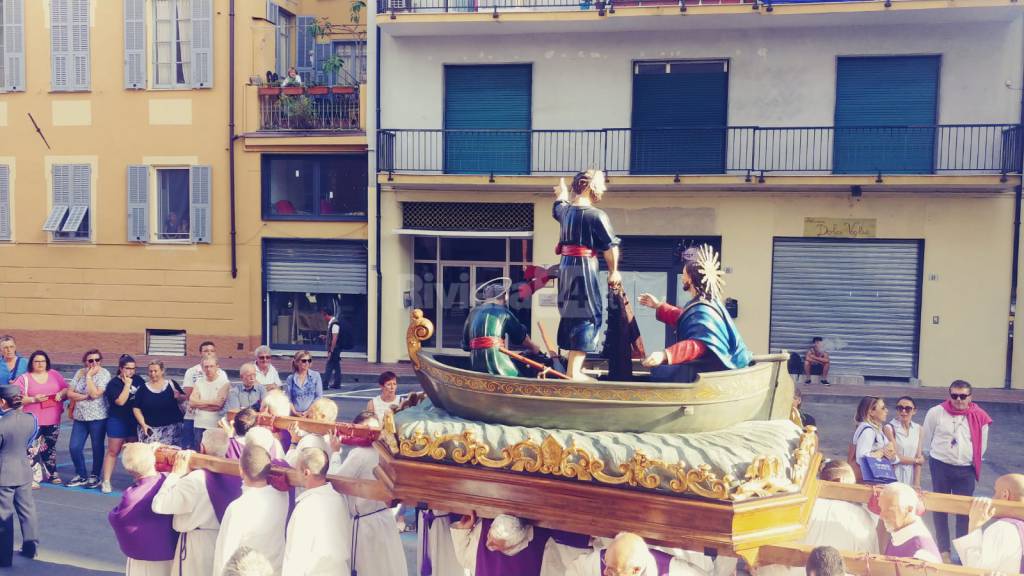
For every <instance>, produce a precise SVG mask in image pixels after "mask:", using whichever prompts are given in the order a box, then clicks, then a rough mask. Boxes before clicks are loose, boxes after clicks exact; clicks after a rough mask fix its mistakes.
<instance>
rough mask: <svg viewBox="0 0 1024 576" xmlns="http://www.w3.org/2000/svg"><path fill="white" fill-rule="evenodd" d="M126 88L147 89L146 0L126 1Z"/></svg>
mask: <svg viewBox="0 0 1024 576" xmlns="http://www.w3.org/2000/svg"><path fill="white" fill-rule="evenodd" d="M124 87H125V88H127V89H129V90H142V89H145V87H146V0H124Z"/></svg>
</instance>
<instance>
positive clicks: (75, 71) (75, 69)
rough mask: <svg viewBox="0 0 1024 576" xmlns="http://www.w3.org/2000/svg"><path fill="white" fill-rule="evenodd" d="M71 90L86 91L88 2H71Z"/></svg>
mask: <svg viewBox="0 0 1024 576" xmlns="http://www.w3.org/2000/svg"><path fill="white" fill-rule="evenodd" d="M69 27H70V30H71V42H70V48H71V89H72V90H88V89H89V83H90V70H89V0H71V15H70V21H69Z"/></svg>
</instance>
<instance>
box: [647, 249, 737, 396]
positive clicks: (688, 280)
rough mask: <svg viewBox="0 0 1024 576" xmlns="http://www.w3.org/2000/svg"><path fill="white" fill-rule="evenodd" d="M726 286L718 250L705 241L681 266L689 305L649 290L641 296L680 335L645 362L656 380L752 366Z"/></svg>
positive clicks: (680, 379)
mask: <svg viewBox="0 0 1024 576" xmlns="http://www.w3.org/2000/svg"><path fill="white" fill-rule="evenodd" d="M723 285H724V282H723V280H722V271H721V268H720V265H719V261H718V254H717V253H715V251H714V249H713V248H711V247H710V246H707V245H704V246H701V247H700V248H699V249H698V250H697V253H696V254H695V255H694V257H693V258H692V259H688V260H686V262H685V264H684V265H683V289H684V290H686V291H687V292H688V293H689V294H690V301H689V302H687V303H686V305H685V306H683V307H682V308H677V307H675V306H672V305H671V304H669V303H667V302H660V301H659V300H658V299H657V298H655V297H654V296H652V295H651V294H641V295H640V304H641V305H642V306H647V307H648V308H654V309H655V310H656V311H657V317H658V320H661V321H662V322H664V323H666V324H670V325H674V326H675V327H676V337H677V338H678V339H679V340H678V341H677V342H676V343H675V344H673V345H671V346H669V347H668V348H666V349H665V350H659V351H657V352H652V353H651V354H650V355H648V356H647V358H646V359H644V362H643V364H644V366H646V367H648V368H652V370H651V378H652V379H654V380H663V381H664V380H667V381H673V382H693V381H694V380H695V379H696V378H697V374H698V373H700V372H718V371H721V370H735V369H738V368H746V367H747V366H748V365H749V364H750V360H751V354H750V350H748V349H747V345H746V344H744V343H743V338H742V337H741V336H740V333H739V331H738V330H736V325H735V324H733V321H732V318H731V317H730V316H729V313H728V312H727V311H726V310H725V307H724V306H723V305H722V302H721V297H722V287H723ZM663 364H668V367H665V366H662V365H663Z"/></svg>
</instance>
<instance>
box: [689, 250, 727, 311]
mask: <svg viewBox="0 0 1024 576" xmlns="http://www.w3.org/2000/svg"><path fill="white" fill-rule="evenodd" d="M694 261H695V262H696V264H697V269H698V270H700V273H701V276H702V278H701V292H703V293H704V297H705V298H707V299H708V300H721V299H722V288H724V287H725V278H724V277H723V276H724V275H723V274H722V265H721V262H719V260H718V253H717V252H715V249H714V248H712V247H711V246H709V245H707V244H703V245H701V247H700V248H698V249H697V255H696V256H695V257H694Z"/></svg>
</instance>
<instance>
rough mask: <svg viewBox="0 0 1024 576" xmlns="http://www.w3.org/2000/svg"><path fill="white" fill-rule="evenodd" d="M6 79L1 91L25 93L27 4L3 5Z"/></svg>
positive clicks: (16, 0) (19, 0) (0, 81)
mask: <svg viewBox="0 0 1024 576" xmlns="http://www.w3.org/2000/svg"><path fill="white" fill-rule="evenodd" d="M0 48H2V49H3V58H4V77H3V78H0V91H7V92H15V91H17V92H24V91H25V3H24V0H5V1H4V3H3V46H2V47H0Z"/></svg>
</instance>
